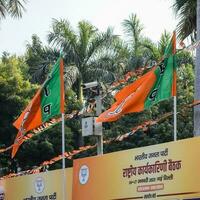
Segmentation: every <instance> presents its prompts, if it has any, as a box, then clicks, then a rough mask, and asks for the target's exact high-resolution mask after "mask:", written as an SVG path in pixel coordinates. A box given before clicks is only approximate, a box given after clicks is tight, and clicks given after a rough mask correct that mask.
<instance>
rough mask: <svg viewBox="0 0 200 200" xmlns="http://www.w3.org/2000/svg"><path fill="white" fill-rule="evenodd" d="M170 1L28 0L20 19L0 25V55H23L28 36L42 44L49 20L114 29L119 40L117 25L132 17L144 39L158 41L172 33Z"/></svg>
mask: <svg viewBox="0 0 200 200" xmlns="http://www.w3.org/2000/svg"><path fill="white" fill-rule="evenodd" d="M172 2H173V1H172V0H29V2H28V3H27V5H26V8H27V11H26V13H24V15H23V18H22V19H19V20H16V19H10V18H7V19H5V20H2V21H1V23H0V54H1V53H2V52H3V51H8V52H10V53H15V54H17V55H20V54H23V53H24V52H25V47H26V44H27V43H28V42H30V41H31V35H32V34H37V35H38V36H39V37H40V38H41V40H42V42H44V43H45V44H46V36H47V34H48V31H49V30H50V27H51V22H52V18H56V19H60V18H64V19H68V20H69V21H70V22H71V24H72V26H73V27H74V28H76V25H77V22H78V21H80V20H83V19H84V20H88V21H90V22H91V23H92V24H93V25H95V26H96V27H97V28H98V29H100V30H101V31H104V30H106V28H107V27H108V26H112V27H114V32H115V34H118V35H122V36H123V29H122V26H121V23H122V21H123V20H124V19H128V17H129V15H130V14H131V13H136V14H137V15H138V17H139V19H140V20H141V22H142V24H143V25H144V31H143V33H144V35H145V36H148V37H149V38H151V39H152V40H153V41H158V40H159V38H160V35H161V33H162V32H163V31H164V29H166V30H168V31H173V30H174V29H175V25H176V21H175V16H174V14H173V12H172V9H171V5H172Z"/></svg>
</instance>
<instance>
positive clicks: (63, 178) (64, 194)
mask: <svg viewBox="0 0 200 200" xmlns="http://www.w3.org/2000/svg"><path fill="white" fill-rule="evenodd" d="M60 59H61V60H60V72H61V73H60V79H61V96H62V97H61V116H62V170H63V177H62V186H63V187H62V190H63V195H62V196H63V200H66V199H67V198H66V174H65V109H64V101H65V88H64V87H65V86H64V63H63V58H62V50H61V51H60Z"/></svg>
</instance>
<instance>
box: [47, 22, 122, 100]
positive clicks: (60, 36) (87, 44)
mask: <svg viewBox="0 0 200 200" xmlns="http://www.w3.org/2000/svg"><path fill="white" fill-rule="evenodd" d="M115 40H117V36H114V35H113V31H112V29H111V28H108V29H107V31H106V32H105V33H101V32H99V31H98V29H97V28H96V27H94V26H93V25H92V24H90V23H89V22H87V21H81V22H79V23H78V31H77V32H76V31H74V30H73V28H72V27H71V25H70V23H69V22H68V21H67V20H60V21H59V20H56V19H54V20H53V23H52V31H51V32H50V33H49V34H48V41H49V43H50V44H51V45H53V46H55V47H56V48H57V49H62V52H63V55H64V59H65V64H66V65H68V66H69V65H70V66H71V70H72V69H73V70H76V71H78V72H79V73H74V75H76V76H77V77H76V78H77V88H78V97H79V100H80V101H82V99H83V97H82V88H81V85H82V83H83V82H89V81H94V80H95V79H98V80H106V79H107V80H110V82H112V81H113V79H114V78H115V73H114V72H116V71H117V70H118V66H117V65H116V62H117V60H119V59H118V58H117V57H118V53H117V52H116V51H115V49H114V48H113V47H112V45H113V44H114V41H115ZM115 59H116V60H115ZM72 66H73V67H72Z"/></svg>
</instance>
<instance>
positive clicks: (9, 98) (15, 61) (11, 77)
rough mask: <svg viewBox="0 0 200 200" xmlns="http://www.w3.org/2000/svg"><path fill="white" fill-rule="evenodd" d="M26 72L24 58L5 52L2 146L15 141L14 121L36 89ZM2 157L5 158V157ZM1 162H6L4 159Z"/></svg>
mask: <svg viewBox="0 0 200 200" xmlns="http://www.w3.org/2000/svg"><path fill="white" fill-rule="evenodd" d="M26 72H27V65H26V64H25V61H24V59H23V58H20V57H19V58H18V57H16V56H9V54H8V53H4V54H3V56H2V59H1V60H0V146H1V147H7V146H9V145H11V144H12V143H13V142H14V138H15V136H16V133H17V131H16V129H15V128H14V127H13V125H12V123H13V122H14V120H15V119H16V117H17V116H18V115H19V114H20V111H21V110H22V109H23V108H24V107H25V105H26V104H27V103H28V100H29V98H30V97H31V96H32V95H33V93H34V91H35V89H36V86H35V85H31V83H30V82H29V81H27V80H26V75H27V74H26ZM4 156H5V157H7V158H9V159H10V155H8V154H5V155H4ZM1 158H2V159H3V157H1ZM1 158H0V159H1ZM9 159H8V160H9ZM0 162H1V161H0ZM1 163H4V162H3V161H2V162H1ZM3 167H9V166H8V163H4V166H3ZM7 170H8V168H7Z"/></svg>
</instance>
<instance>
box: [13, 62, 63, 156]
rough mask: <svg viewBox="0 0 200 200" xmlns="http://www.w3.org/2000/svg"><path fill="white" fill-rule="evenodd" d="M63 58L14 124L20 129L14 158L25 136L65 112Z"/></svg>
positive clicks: (15, 144) (14, 149)
mask: <svg viewBox="0 0 200 200" xmlns="http://www.w3.org/2000/svg"><path fill="white" fill-rule="evenodd" d="M63 68H64V67H63V60H62V58H59V59H58V61H57V62H56V64H55V65H54V66H53V69H52V71H51V73H50V74H49V75H48V78H47V80H46V81H45V82H44V84H43V85H42V87H41V88H40V89H39V90H38V91H37V93H36V94H35V96H34V97H33V99H32V100H31V102H30V103H29V105H28V106H27V107H26V109H25V110H24V111H23V112H22V114H21V115H20V116H19V118H18V119H17V120H16V121H15V122H14V123H13V125H14V126H15V127H16V128H17V129H18V130H19V132H18V134H17V136H16V139H15V142H14V144H13V150H12V158H13V157H14V156H15V154H16V152H17V150H18V148H19V146H20V145H21V144H22V143H23V136H24V135H25V134H26V133H27V132H28V131H30V130H32V129H34V128H37V127H38V126H40V125H41V124H43V123H44V122H46V121H48V120H49V119H51V118H52V117H54V116H57V115H59V114H60V113H64V78H63Z"/></svg>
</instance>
